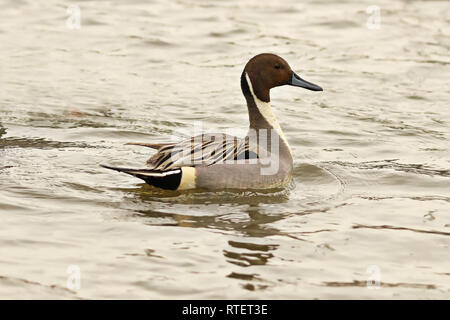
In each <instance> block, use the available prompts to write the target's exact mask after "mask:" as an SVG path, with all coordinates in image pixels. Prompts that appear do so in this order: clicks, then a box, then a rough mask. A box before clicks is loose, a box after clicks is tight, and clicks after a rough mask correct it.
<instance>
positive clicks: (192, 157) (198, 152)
mask: <svg viewBox="0 0 450 320" xmlns="http://www.w3.org/2000/svg"><path fill="white" fill-rule="evenodd" d="M249 158H257V153H256V152H252V151H251V150H250V144H249V143H248V139H240V138H237V137H234V136H231V135H227V134H224V133H219V134H201V135H198V136H195V137H192V138H190V139H187V140H183V141H181V142H178V143H173V144H167V145H164V146H162V147H160V148H159V149H158V152H157V153H156V154H154V155H153V156H152V157H151V158H150V159H149V160H148V161H147V164H148V166H149V167H150V168H151V169H152V170H158V171H164V170H170V169H175V168H180V167H182V166H188V167H195V166H199V165H202V166H210V165H213V164H217V163H223V162H225V161H231V160H237V159H249Z"/></svg>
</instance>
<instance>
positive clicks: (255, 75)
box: [242, 53, 323, 102]
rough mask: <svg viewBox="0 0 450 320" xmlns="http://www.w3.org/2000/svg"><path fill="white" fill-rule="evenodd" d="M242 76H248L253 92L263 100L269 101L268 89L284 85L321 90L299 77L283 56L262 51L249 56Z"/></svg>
mask: <svg viewBox="0 0 450 320" xmlns="http://www.w3.org/2000/svg"><path fill="white" fill-rule="evenodd" d="M242 76H243V77H244V76H245V77H248V80H250V82H251V86H252V89H253V92H254V94H255V95H256V97H257V98H258V99H260V100H262V101H264V102H269V101H270V94H269V91H270V89H272V88H274V87H279V86H284V85H291V86H296V87H302V88H305V89H308V90H312V91H323V89H322V88H321V87H319V86H318V85H315V84H313V83H311V82H308V81H306V80H303V79H302V78H300V76H298V75H297V74H296V73H295V72H294V71H292V69H291V67H290V66H289V64H288V63H287V62H286V61H285V60H284V59H283V58H281V57H279V56H277V55H275V54H271V53H262V54H258V55H257V56H254V57H253V58H251V59H250V61H249V62H247V64H246V66H245V68H244V72H243V75H242ZM243 90H244V88H243ZM244 94H245V92H244Z"/></svg>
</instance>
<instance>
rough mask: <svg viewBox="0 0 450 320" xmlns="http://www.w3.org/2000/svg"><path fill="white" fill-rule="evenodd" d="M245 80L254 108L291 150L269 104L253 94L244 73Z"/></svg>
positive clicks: (249, 82) (250, 83) (250, 84)
mask: <svg viewBox="0 0 450 320" xmlns="http://www.w3.org/2000/svg"><path fill="white" fill-rule="evenodd" d="M245 80H246V81H247V85H248V87H249V89H250V93H251V94H252V96H253V100H254V101H255V104H256V107H257V108H258V110H259V112H260V113H261V115H262V116H263V117H264V119H266V121H267V122H268V123H269V124H270V125H271V126H272V127H273V128H274V129H275V130H276V131H277V133H278V135H279V136H280V137H281V139H283V141H284V143H286V145H287V146H288V148H289V150H291V147H290V146H289V144H288V142H287V140H286V137H285V136H284V133H283V130H281V127H280V124H279V123H278V120H277V118H276V117H275V115H274V113H273V111H272V106H271V105H270V102H264V101H262V100H260V99H259V98H258V97H257V96H256V95H255V93H254V92H253V86H252V82H251V81H250V77H249V76H248V74H247V72H246V73H245Z"/></svg>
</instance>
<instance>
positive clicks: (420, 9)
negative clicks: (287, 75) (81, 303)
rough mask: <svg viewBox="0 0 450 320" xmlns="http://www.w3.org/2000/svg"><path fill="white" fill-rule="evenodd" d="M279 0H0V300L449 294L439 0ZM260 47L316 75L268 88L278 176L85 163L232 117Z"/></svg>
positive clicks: (445, 27)
mask: <svg viewBox="0 0 450 320" xmlns="http://www.w3.org/2000/svg"><path fill="white" fill-rule="evenodd" d="M283 3H284V5H281V4H279V3H278V2H274V1H272V2H268V3H264V2H262V1H237V0H236V1H227V2H219V1H217V2H216V1H173V2H169V3H167V2H166V1H162V0H161V1H160V0H157V1H140V0H135V1H118V0H116V1H77V2H76V4H79V5H80V8H81V28H80V29H74V30H71V29H69V28H67V26H66V20H67V18H68V13H67V12H66V10H67V7H68V6H69V4H72V3H71V2H68V1H56V0H50V1H40V2H39V1H31V0H21V1H17V0H0V48H1V51H0V52H1V54H0V90H1V91H0V179H1V180H0V181H1V182H0V187H1V190H0V213H1V224H0V298H7V299H9V298H57V299H59V298H139V299H140V298H151V299H161V298H168V299H172V298H176V299H178V298H194V299H200V298H205V299H210V298H212V299H215V298H234V299H242V298H265V299H311V298H351V299H353V298H369V299H372V298H421V299H428V298H444V299H448V298H449V297H450V250H449V249H450V248H449V246H450V161H449V159H450V150H449V149H450V148H449V137H450V129H449V120H450V108H449V98H450V93H449V92H450V87H449V83H450V81H449V79H450V57H449V48H450V41H449V39H450V37H449V36H450V27H449V26H450V2H448V1H426V2H422V1H385V0H383V1H377V2H376V3H374V2H372V1H354V2H352V1H347V2H343V1H311V2H304V1H285V2H283ZM373 4H375V5H379V6H380V8H381V25H380V29H378V30H376V29H375V30H372V29H369V28H367V27H366V21H367V19H368V17H369V14H367V13H366V8H367V7H368V6H369V5H373ZM261 52H273V53H276V54H279V55H281V56H282V57H284V58H285V59H286V60H287V61H288V62H289V63H290V65H291V66H292V67H293V69H294V70H296V71H297V72H298V73H299V74H300V75H302V76H303V77H304V78H305V79H307V80H310V81H312V82H314V83H317V84H319V85H321V86H323V87H324V89H325V91H324V92H321V93H317V92H310V91H306V90H300V89H298V88H292V87H283V88H277V89H275V90H273V92H272V101H273V105H274V107H275V108H276V114H277V116H278V118H279V121H280V123H281V126H282V128H283V129H284V132H285V134H286V137H287V139H288V140H289V142H290V143H291V146H292V149H293V153H294V157H295V176H294V182H293V184H292V185H291V186H290V188H288V189H287V190H284V191H280V192H276V193H253V192H242V193H231V192H219V193H204V192H203V193H192V192H191V193H184V194H179V193H173V192H162V191H155V190H154V189H151V188H150V187H146V186H145V185H143V184H142V183H141V182H140V181H139V180H137V179H134V178H133V177H130V176H126V175H124V174H119V173H115V172H112V171H107V170H105V169H103V168H101V167H99V164H100V163H104V164H114V165H133V166H140V165H141V164H143V162H144V161H145V160H146V159H147V158H148V157H149V156H150V154H151V151H150V150H148V149H142V148H139V147H133V146H124V145H123V144H124V143H125V142H128V141H141V142H150V141H170V139H171V138H172V137H173V136H175V137H177V138H179V139H181V138H183V137H185V136H187V135H189V134H190V133H192V131H193V123H194V121H196V120H201V121H202V123H203V126H204V128H206V129H208V131H213V132H220V131H224V130H227V129H229V128H235V129H237V130H238V131H239V130H240V131H241V132H245V129H246V127H247V125H248V123H247V121H248V118H247V113H246V107H245V105H244V99H243V97H242V95H241V92H240V88H239V76H240V73H241V71H242V69H243V67H244V65H245V63H246V62H247V60H248V59H249V58H251V57H252V56H253V55H255V54H257V53H261ZM70 265H76V266H78V267H79V268H80V271H81V287H80V288H79V289H77V288H73V287H72V288H70V287H69V288H67V287H66V282H67V279H68V276H69V275H68V273H67V269H68V267H69V266H70ZM373 265H375V266H377V268H379V271H380V273H379V276H380V277H379V279H380V280H381V288H379V289H370V288H367V286H366V281H367V280H368V279H369V276H370V274H369V273H368V272H367V268H369V269H370V268H371V267H370V266H373Z"/></svg>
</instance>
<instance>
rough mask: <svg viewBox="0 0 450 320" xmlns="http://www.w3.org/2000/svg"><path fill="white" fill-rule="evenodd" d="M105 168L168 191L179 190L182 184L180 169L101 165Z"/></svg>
mask: <svg viewBox="0 0 450 320" xmlns="http://www.w3.org/2000/svg"><path fill="white" fill-rule="evenodd" d="M100 166H102V167H103V168H106V169H111V170H116V171H119V172H124V173H127V174H130V175H132V176H135V177H136V178H139V179H142V180H144V181H145V182H146V183H147V184H149V185H151V186H155V187H157V188H161V189H166V190H177V189H178V187H179V186H180V183H181V177H182V170H181V169H180V168H177V169H171V170H167V171H158V170H154V169H131V168H119V167H111V166H106V165H100Z"/></svg>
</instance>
